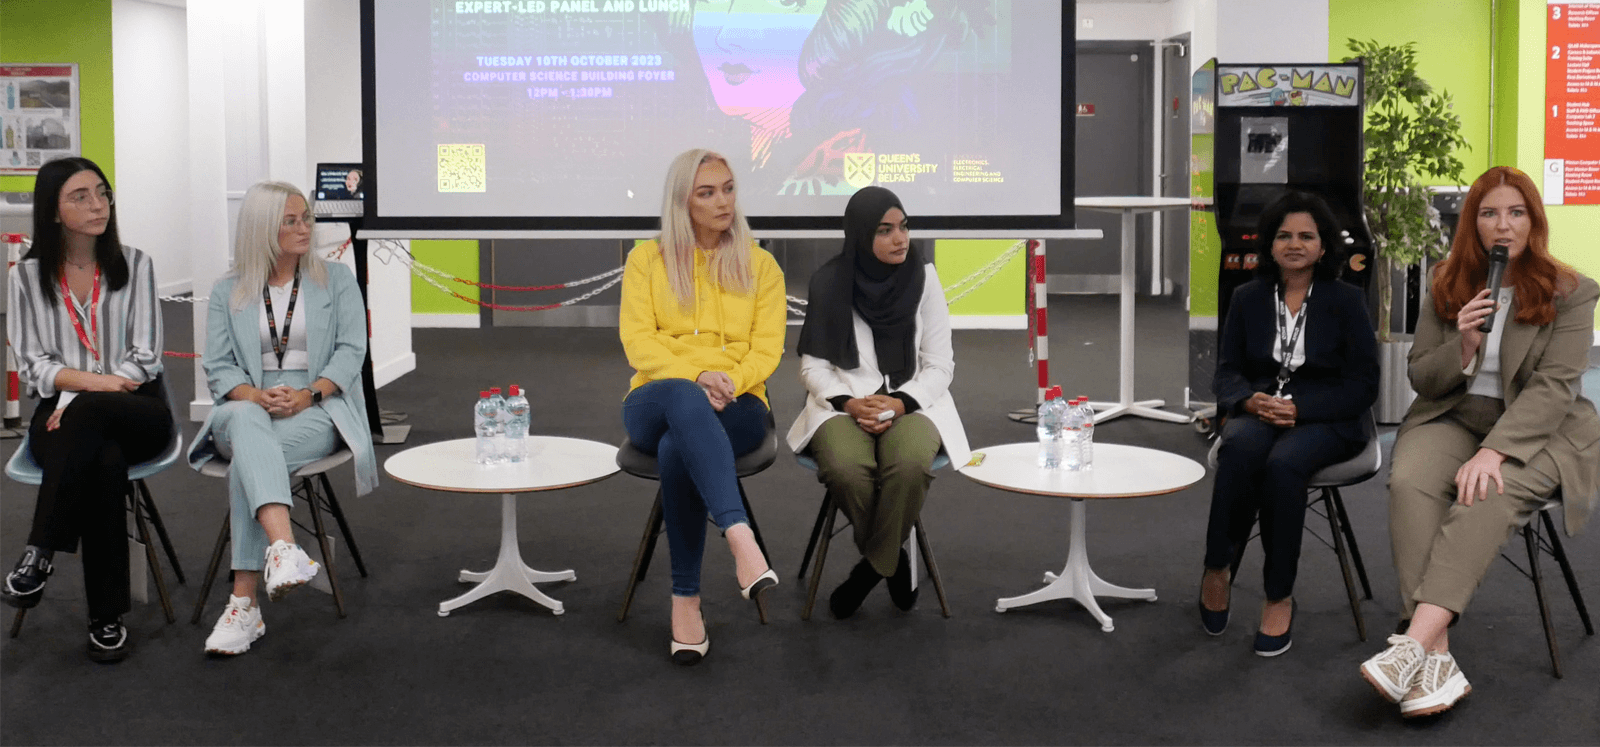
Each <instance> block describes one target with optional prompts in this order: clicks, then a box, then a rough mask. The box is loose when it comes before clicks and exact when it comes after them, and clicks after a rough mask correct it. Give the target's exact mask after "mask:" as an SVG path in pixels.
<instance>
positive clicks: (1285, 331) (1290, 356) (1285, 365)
mask: <svg viewBox="0 0 1600 747" xmlns="http://www.w3.org/2000/svg"><path fill="white" fill-rule="evenodd" d="M1315 288H1316V285H1315V284H1313V285H1312V286H1311V287H1308V288H1306V297H1305V298H1304V299H1303V300H1301V301H1300V314H1299V315H1298V316H1296V317H1295V320H1294V327H1293V328H1292V329H1291V328H1290V326H1289V305H1288V304H1287V303H1285V302H1284V300H1283V286H1282V284H1280V285H1279V286H1278V293H1277V295H1276V296H1275V297H1274V299H1273V300H1275V301H1276V302H1277V311H1278V359H1279V360H1280V361H1281V362H1280V363H1279V365H1278V389H1277V391H1276V392H1275V393H1274V394H1273V395H1272V396H1274V397H1280V398H1281V397H1283V396H1284V395H1283V388H1284V387H1285V386H1288V384H1289V374H1291V373H1293V369H1291V368H1289V361H1292V360H1294V346H1295V345H1297V344H1299V342H1300V333H1301V332H1302V331H1303V330H1305V328H1306V307H1307V306H1309V305H1310V304H1311V291H1312V290H1314V289H1315Z"/></svg>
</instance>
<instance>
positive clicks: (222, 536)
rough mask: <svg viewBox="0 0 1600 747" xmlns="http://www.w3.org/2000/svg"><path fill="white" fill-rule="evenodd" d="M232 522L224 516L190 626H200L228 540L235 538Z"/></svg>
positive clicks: (190, 619)
mask: <svg viewBox="0 0 1600 747" xmlns="http://www.w3.org/2000/svg"><path fill="white" fill-rule="evenodd" d="M231 520H232V517H231V516H230V515H229V514H223V515H222V532H220V533H219V534H217V546H216V549H214V550H212V551H211V563H210V564H208V565H207V566H206V575H205V580H204V581H202V582H200V596H199V597H198V598H196V599H195V600H194V615H193V616H191V617H190V618H189V624H190V625H199V624H200V615H201V613H203V612H205V609H206V596H207V595H209V594H210V593H211V582H213V581H215V580H217V569H218V568H219V567H221V566H222V551H223V550H224V549H226V548H227V547H228V540H229V538H231V537H232V536H233V531H232V528H231V526H230V524H229V522H230V521H231ZM229 593H230V594H231V593H233V592H231V591H230V592H229Z"/></svg>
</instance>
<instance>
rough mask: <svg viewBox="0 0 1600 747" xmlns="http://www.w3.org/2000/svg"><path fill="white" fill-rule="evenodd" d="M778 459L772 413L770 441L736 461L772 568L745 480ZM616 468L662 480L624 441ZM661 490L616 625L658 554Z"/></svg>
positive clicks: (656, 469)
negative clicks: (657, 540) (652, 560)
mask: <svg viewBox="0 0 1600 747" xmlns="http://www.w3.org/2000/svg"><path fill="white" fill-rule="evenodd" d="M777 458H778V435H777V433H776V430H775V428H774V425H773V419H772V413H771V412H770V411H769V412H768V413H767V438H766V439H765V440H764V441H762V442H761V445H760V446H758V447H756V449H755V451H752V452H750V453H748V454H745V455H743V456H740V457H735V458H734V460H733V471H734V473H736V474H737V475H738V476H739V478H740V479H739V500H740V501H743V502H744V513H745V515H746V516H748V517H750V532H751V533H752V534H754V535H755V536H756V545H757V546H758V547H760V548H761V554H762V555H765V556H766V557H767V564H768V565H771V564H772V554H771V553H769V552H767V543H766V541H765V540H763V539H761V527H760V525H758V524H756V514H755V512H754V511H752V510H750V498H749V496H747V495H745V492H744V478H746V477H750V476H752V475H755V474H759V473H760V472H762V471H763V470H765V469H766V468H768V467H771V466H772V463H773V462H774V461H776V460H777ZM617 467H618V468H619V469H621V470H622V471H623V472H626V473H628V474H630V475H633V476H634V477H643V478H645V479H646V480H657V481H659V480H660V479H661V471H660V468H659V467H658V466H657V465H656V458H655V457H653V456H650V455H649V454H646V453H644V452H642V451H640V450H638V449H637V448H635V447H634V445H633V444H632V443H631V442H629V441H628V440H627V439H623V440H622V445H621V446H619V447H617ZM662 524H663V521H662V514H661V488H659V487H658V488H656V500H655V503H654V504H653V505H652V506H651V507H650V518H649V519H646V520H645V523H644V537H643V538H642V539H640V540H639V551H638V553H636V554H635V555H634V556H633V572H632V574H630V575H629V576H628V591H627V593H626V594H625V595H623V597H622V609H621V610H619V611H618V612H617V622H622V621H623V620H626V619H627V618H628V607H630V606H632V605H633V592H634V591H635V590H637V589H638V588H639V582H641V581H643V580H644V574H645V572H646V571H649V570H650V557H651V556H652V555H654V554H655V551H656V538H658V537H660V536H661V531H662Z"/></svg>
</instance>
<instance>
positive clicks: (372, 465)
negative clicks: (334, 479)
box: [189, 182, 378, 654]
mask: <svg viewBox="0 0 1600 747" xmlns="http://www.w3.org/2000/svg"><path fill="white" fill-rule="evenodd" d="M311 222H312V219H311V211H310V209H309V206H308V205H307V203H306V198H305V195H303V194H301V192H300V190H298V189H296V188H295V187H294V186H292V185H289V184H284V183H282V182H262V183H260V184H257V185H255V186H253V187H251V188H250V191H248V192H246V193H245V197H244V203H243V204H242V205H241V207H240V209H239V225H238V229H237V231H236V238H235V243H234V259H233V268H232V270H231V271H230V272H229V273H228V274H227V275H226V276H224V277H223V278H222V279H221V280H218V281H217V283H216V285H214V286H212V288H211V300H210V304H209V310H208V315H207V321H206V349H205V356H204V358H203V360H202V363H203V365H204V368H205V371H206V381H207V383H208V385H209V386H210V389H211V396H212V397H213V399H214V400H215V403H216V404H215V406H214V407H213V408H212V410H211V415H210V416H209V417H208V418H206V422H205V423H204V424H203V425H201V426H200V433H199V435H198V436H197V437H196V438H195V442H194V447H193V448H192V449H191V450H190V452H189V465H190V466H191V467H193V468H195V469H196V470H198V469H200V467H201V466H202V465H204V464H205V463H206V462H208V461H210V460H211V459H212V458H213V457H217V456H221V457H222V458H224V459H228V460H229V461H230V462H231V464H232V466H231V468H230V469H229V471H228V498H229V502H230V504H231V506H232V515H233V519H232V522H233V526H232V531H233V570H234V581H233V593H232V595H231V596H230V597H229V599H228V606H227V608H225V609H224V610H223V611H222V618H221V619H219V620H218V621H217V624H216V627H215V628H214V629H213V630H212V633H211V635H210V637H208V638H207V639H206V652H207V653H213V654H242V653H244V652H245V651H247V650H249V648H250V644H251V643H252V642H254V641H255V640H256V639H257V638H260V637H261V635H262V634H263V633H265V632H266V626H265V624H264V623H263V622H262V620H261V611H260V608H259V606H258V605H257V604H256V586H257V583H258V581H259V579H260V576H261V575H262V572H263V568H265V574H266V585H267V597H268V598H269V599H273V600H276V599H278V598H279V597H280V596H282V595H283V594H284V593H285V592H287V591H289V590H290V589H293V588H295V587H298V586H302V585H304V584H306V583H307V582H309V581H310V580H311V579H312V578H314V577H315V576H316V575H317V570H318V566H317V563H316V562H315V561H313V560H311V558H310V557H309V556H307V555H306V553H305V551H304V550H302V549H300V547H299V545H296V544H295V541H294V531H293V527H292V525H291V524H290V523H289V507H290V506H291V505H292V504H293V500H294V499H293V497H292V496H291V495H290V492H289V490H290V488H289V474H290V473H291V472H293V471H294V470H296V469H299V468H301V467H303V466H305V465H307V464H310V463H311V462H314V461H316V460H318V459H321V458H323V457H325V456H327V455H329V454H331V453H333V452H334V451H335V450H337V449H338V448H339V445H340V443H341V442H343V444H344V445H346V446H348V447H349V449H350V450H351V452H353V453H354V454H355V472H356V493H357V495H365V494H366V493H368V492H370V491H371V490H372V489H373V488H374V487H376V486H377V482H378V467H377V460H376V459H375V457H374V456H373V452H372V437H371V435H370V433H369V431H368V427H367V412H366V402H365V399H364V398H363V394H362V389H361V363H362V360H363V359H364V358H365V357H366V353H367V326H366V315H365V312H364V310H363V306H362V301H361V292H360V289H359V288H357V286H356V280H355V276H354V275H352V274H351V273H350V271H349V270H348V269H347V268H345V267H344V266H343V265H339V264H327V263H324V262H323V261H322V260H321V259H319V258H317V257H315V256H313V255H312V253H311Z"/></svg>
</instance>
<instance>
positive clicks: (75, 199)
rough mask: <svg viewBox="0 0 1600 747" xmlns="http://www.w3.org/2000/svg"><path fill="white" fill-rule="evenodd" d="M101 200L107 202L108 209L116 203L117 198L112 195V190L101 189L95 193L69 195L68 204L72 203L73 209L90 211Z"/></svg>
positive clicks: (79, 192) (78, 192)
mask: <svg viewBox="0 0 1600 747" xmlns="http://www.w3.org/2000/svg"><path fill="white" fill-rule="evenodd" d="M100 200H104V201H105V203H106V207H111V205H112V203H114V202H116V196H115V195H113V194H111V190H109V189H106V188H105V187H101V188H100V189H98V190H96V191H94V192H85V191H82V190H80V191H77V192H73V193H72V194H70V195H67V202H69V203H71V204H72V206H73V207H75V208H78V209H79V210H88V209H90V208H93V207H94V206H95V203H96V202H98V201H100Z"/></svg>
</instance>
